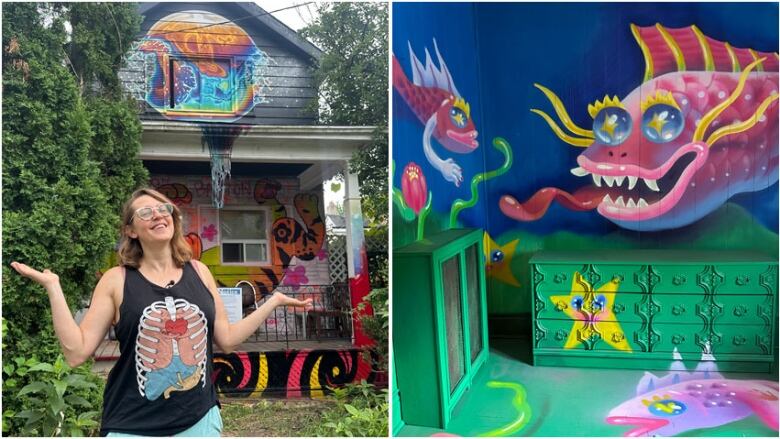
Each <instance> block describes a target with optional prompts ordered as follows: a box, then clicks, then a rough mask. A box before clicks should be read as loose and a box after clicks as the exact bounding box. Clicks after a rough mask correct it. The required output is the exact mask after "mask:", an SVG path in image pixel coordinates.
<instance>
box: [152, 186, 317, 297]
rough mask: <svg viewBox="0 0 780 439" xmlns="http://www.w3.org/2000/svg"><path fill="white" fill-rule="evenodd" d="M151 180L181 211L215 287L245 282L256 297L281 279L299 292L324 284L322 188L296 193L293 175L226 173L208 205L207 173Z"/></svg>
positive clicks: (197, 255) (274, 285)
mask: <svg viewBox="0 0 780 439" xmlns="http://www.w3.org/2000/svg"><path fill="white" fill-rule="evenodd" d="M150 183H151V185H152V186H153V187H154V188H156V189H157V190H159V191H160V192H162V193H164V194H166V195H167V196H168V197H170V198H171V199H172V200H173V201H174V203H176V204H177V205H178V206H179V208H180V209H181V210H182V212H183V214H184V220H183V224H184V233H185V235H186V238H187V240H188V241H189V242H190V245H191V247H192V248H193V249H194V256H195V258H196V259H199V260H200V261H201V262H203V263H204V264H206V265H207V266H208V267H209V269H210V270H211V272H212V274H214V277H215V278H216V280H217V282H218V283H219V284H220V286H229V287H232V286H235V285H236V284H237V283H238V282H240V281H249V282H251V283H252V284H253V286H254V288H255V290H256V292H257V294H258V296H259V297H258V298H260V297H262V296H265V295H267V294H269V293H271V292H272V291H273V290H274V289H275V288H276V287H277V286H280V285H281V286H286V287H288V289H290V290H292V291H294V292H297V293H303V294H305V293H306V292H311V293H315V292H319V288H320V287H321V286H326V285H329V284H330V277H329V272H328V251H327V244H326V240H325V226H324V223H323V221H322V212H323V211H324V210H323V207H322V200H321V195H322V194H321V193H305V192H300V191H299V188H298V182H297V179H293V178H274V179H270V178H260V179H252V178H243V177H237V178H232V179H230V180H229V181H228V183H227V185H226V187H225V206H224V208H223V209H215V208H214V207H212V205H211V198H210V197H211V179H210V177H209V176H166V175H154V176H152V178H151V181H150ZM226 253H228V254H226Z"/></svg>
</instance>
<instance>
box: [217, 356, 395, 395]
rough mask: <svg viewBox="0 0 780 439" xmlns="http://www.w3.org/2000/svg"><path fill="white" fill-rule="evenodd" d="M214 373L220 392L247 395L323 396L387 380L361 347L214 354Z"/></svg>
mask: <svg viewBox="0 0 780 439" xmlns="http://www.w3.org/2000/svg"><path fill="white" fill-rule="evenodd" d="M212 373H213V375H212V380H213V381H214V383H215V385H216V386H217V391H218V392H219V393H220V394H223V395H226V394H227V395H230V396H234V397H247V398H255V397H261V396H269V395H273V396H283V397H287V398H293V397H320V396H324V395H326V394H329V393H332V389H330V388H329V387H337V386H340V385H344V384H348V383H359V382H360V381H361V380H365V381H366V382H368V383H374V382H379V381H383V380H384V381H386V378H383V377H382V376H379V374H378V373H377V372H375V371H374V370H372V368H371V365H370V364H368V363H366V361H365V360H364V359H363V351H362V350H360V349H347V350H300V351H297V350H288V351H275V352H237V353H232V354H220V353H215V354H214V370H213V372H212Z"/></svg>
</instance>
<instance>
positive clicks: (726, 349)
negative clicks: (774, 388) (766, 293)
mask: <svg viewBox="0 0 780 439" xmlns="http://www.w3.org/2000/svg"><path fill="white" fill-rule="evenodd" d="M771 328H772V327H771V326H769V325H715V327H714V332H713V333H710V331H709V330H707V329H706V328H705V327H704V324H701V325H699V324H692V325H684V324H674V323H659V324H653V326H652V331H651V339H652V340H653V344H652V345H653V347H652V349H651V350H652V351H653V352H672V351H673V350H674V348H677V350H678V351H679V352H681V353H685V352H688V353H701V352H702V350H703V348H704V346H705V345H706V343H707V342H708V341H709V344H710V350H711V352H712V354H713V355H714V356H715V358H716V359H717V358H718V355H729V354H759V355H769V354H770V353H771V346H772V329H771Z"/></svg>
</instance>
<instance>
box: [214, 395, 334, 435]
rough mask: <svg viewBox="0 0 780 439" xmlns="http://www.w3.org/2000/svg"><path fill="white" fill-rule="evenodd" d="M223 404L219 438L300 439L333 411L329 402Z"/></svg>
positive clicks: (230, 401)
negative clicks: (268, 438) (291, 438)
mask: <svg viewBox="0 0 780 439" xmlns="http://www.w3.org/2000/svg"><path fill="white" fill-rule="evenodd" d="M221 402H222V422H223V424H224V428H223V430H222V436H227V437H236V436H274V437H284V436H302V435H304V434H305V433H304V432H305V431H306V430H307V429H308V430H311V427H313V426H315V425H317V424H319V423H321V422H322V414H323V412H325V411H326V410H328V409H330V408H332V407H334V406H335V405H336V403H335V402H334V401H332V400H330V399H262V400H250V401H248V400H244V399H226V398H223V399H222V400H221Z"/></svg>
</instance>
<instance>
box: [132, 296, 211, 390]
mask: <svg viewBox="0 0 780 439" xmlns="http://www.w3.org/2000/svg"><path fill="white" fill-rule="evenodd" d="M207 335H208V327H207V325H206V317H205V315H204V314H203V311H201V310H200V308H199V307H198V306H197V305H195V304H192V303H190V302H188V301H186V300H184V299H174V298H173V297H170V296H168V297H165V300H164V301H157V302H154V303H152V304H151V305H149V306H147V307H146V308H145V309H144V311H143V313H142V315H141V319H140V322H139V323H138V336H137V337H136V343H135V370H136V378H137V381H138V391H139V392H140V393H141V396H143V397H146V399H148V400H150V401H154V400H156V399H157V398H159V397H160V395H162V396H163V397H164V398H165V399H168V398H170V395H171V393H172V392H182V391H186V390H189V389H192V388H193V387H195V386H196V385H197V384H198V383H199V382H200V383H201V386H202V387H205V386H206V374H205V370H206V350H207V347H208V346H207V340H208V337H207Z"/></svg>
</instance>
